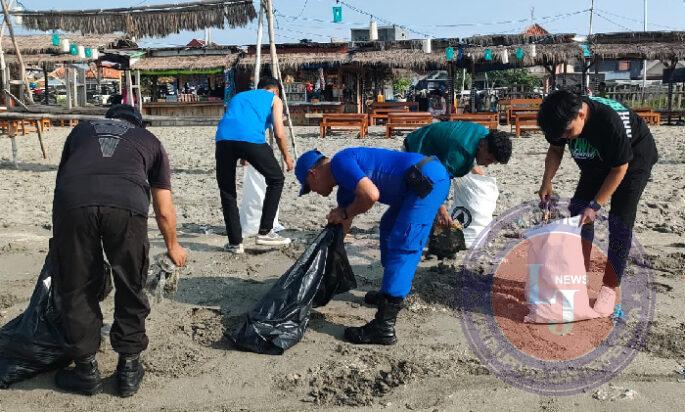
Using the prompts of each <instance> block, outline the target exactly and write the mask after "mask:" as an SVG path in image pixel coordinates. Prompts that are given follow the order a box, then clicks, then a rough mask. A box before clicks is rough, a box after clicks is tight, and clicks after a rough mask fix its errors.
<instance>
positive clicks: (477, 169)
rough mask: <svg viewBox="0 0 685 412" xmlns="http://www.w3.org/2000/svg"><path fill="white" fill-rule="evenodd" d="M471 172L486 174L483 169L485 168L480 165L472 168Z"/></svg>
mask: <svg viewBox="0 0 685 412" xmlns="http://www.w3.org/2000/svg"><path fill="white" fill-rule="evenodd" d="M471 173H473V174H475V175H481V176H485V170H483V168H482V167H480V166H476V167H474V168H473V169H471Z"/></svg>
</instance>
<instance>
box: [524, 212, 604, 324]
mask: <svg viewBox="0 0 685 412" xmlns="http://www.w3.org/2000/svg"><path fill="white" fill-rule="evenodd" d="M579 222H580V216H575V217H571V218H565V219H560V220H555V221H553V222H551V223H549V224H546V225H542V226H539V227H535V228H533V229H529V230H528V231H526V232H525V233H524V234H523V235H524V238H525V239H526V241H527V242H528V259H527V268H528V278H527V279H528V280H527V282H526V299H527V301H528V315H526V317H525V318H524V322H528V323H568V322H576V321H580V320H586V319H594V318H598V317H600V315H599V314H598V313H597V312H595V311H594V310H592V308H591V307H590V299H589V297H588V293H587V282H588V278H587V272H586V271H585V263H584V261H583V249H582V244H581V235H580V230H581V227H579V226H578V223H579Z"/></svg>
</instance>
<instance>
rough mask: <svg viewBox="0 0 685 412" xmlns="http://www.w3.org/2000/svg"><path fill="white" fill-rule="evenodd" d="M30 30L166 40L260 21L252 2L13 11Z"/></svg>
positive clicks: (213, 0)
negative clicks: (176, 34)
mask: <svg viewBox="0 0 685 412" xmlns="http://www.w3.org/2000/svg"><path fill="white" fill-rule="evenodd" d="M12 14H13V15H15V16H21V17H22V19H23V23H22V25H23V26H25V27H26V28H28V29H33V30H40V31H51V30H63V31H66V32H80V33H82V34H105V33H118V32H124V33H127V34H129V35H131V36H135V37H147V36H150V37H164V36H167V35H169V34H172V33H180V32H181V31H183V30H190V31H197V30H202V29H206V28H219V29H223V28H225V27H226V25H228V26H229V27H244V26H246V25H247V24H248V23H249V22H250V21H252V20H254V19H255V17H257V12H256V11H255V8H254V4H253V3H252V0H208V1H196V2H193V3H184V4H161V5H154V6H142V7H128V8H117V9H92V10H63V11H58V10H42V11H31V10H22V11H12Z"/></svg>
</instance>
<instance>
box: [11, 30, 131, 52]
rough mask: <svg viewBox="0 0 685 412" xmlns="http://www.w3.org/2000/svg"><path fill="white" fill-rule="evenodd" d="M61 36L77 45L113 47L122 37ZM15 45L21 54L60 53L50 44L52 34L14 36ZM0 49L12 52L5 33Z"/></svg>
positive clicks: (69, 34) (12, 45)
mask: <svg viewBox="0 0 685 412" xmlns="http://www.w3.org/2000/svg"><path fill="white" fill-rule="evenodd" d="M60 37H62V38H67V39H69V40H70V41H72V42H74V43H76V44H78V45H79V46H84V47H90V48H99V49H101V48H107V47H114V46H115V45H116V44H117V42H118V41H119V40H121V39H122V37H121V36H120V35H115V34H103V35H101V36H83V35H80V34H75V33H67V34H62V35H60ZM16 40H17V45H18V46H19V51H21V55H22V56H26V55H29V54H60V53H61V51H60V48H59V47H58V46H53V45H52V35H50V34H37V35H28V36H16ZM2 50H4V51H5V53H9V54H14V53H15V51H14V44H13V43H12V38H11V37H10V36H7V35H5V36H4V37H3V38H2Z"/></svg>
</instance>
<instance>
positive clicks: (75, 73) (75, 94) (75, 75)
mask: <svg viewBox="0 0 685 412" xmlns="http://www.w3.org/2000/svg"><path fill="white" fill-rule="evenodd" d="M78 70H79V69H78V68H77V67H76V66H74V67H73V70H71V87H73V90H72V92H71V97H73V98H74V107H79V98H78Z"/></svg>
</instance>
